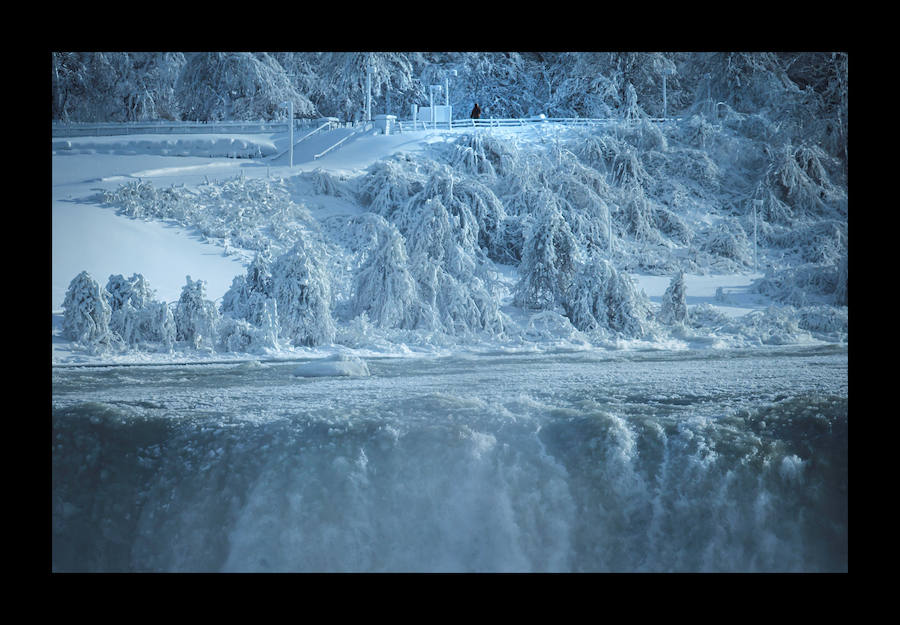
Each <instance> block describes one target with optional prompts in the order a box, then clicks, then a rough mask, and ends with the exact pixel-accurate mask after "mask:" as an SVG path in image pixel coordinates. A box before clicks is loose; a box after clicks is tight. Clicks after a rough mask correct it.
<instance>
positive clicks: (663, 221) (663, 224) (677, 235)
mask: <svg viewBox="0 0 900 625" xmlns="http://www.w3.org/2000/svg"><path fill="white" fill-rule="evenodd" d="M653 225H654V226H656V229H657V230H658V231H659V232H660V233H661V234H663V235H665V236H666V237H668V238H669V239H670V240H672V241H674V242H676V243H680V244H682V245H687V244H689V243H690V242H691V239H692V238H693V234H692V232H691V229H690V227H689V226H688V225H687V223H685V221H684V220H683V219H682V218H681V217H679V216H678V215H677V214H676V213H675V212H674V211H671V210H669V209H668V208H666V207H665V206H655V207H654V210H653Z"/></svg>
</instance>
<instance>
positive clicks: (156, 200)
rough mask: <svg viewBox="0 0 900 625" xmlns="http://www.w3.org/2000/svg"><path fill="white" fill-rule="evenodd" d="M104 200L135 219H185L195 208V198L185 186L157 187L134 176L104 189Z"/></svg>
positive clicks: (181, 220)
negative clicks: (113, 186) (107, 189)
mask: <svg viewBox="0 0 900 625" xmlns="http://www.w3.org/2000/svg"><path fill="white" fill-rule="evenodd" d="M102 199H103V201H104V202H105V203H106V204H110V205H113V206H117V207H119V213H120V214H122V215H126V216H128V217H133V218H135V219H160V220H164V219H173V220H175V221H177V222H179V223H183V224H185V223H188V222H189V220H190V215H191V213H192V212H193V210H194V198H193V196H192V195H191V193H190V192H189V191H187V190H186V189H184V188H180V187H175V186H171V187H168V188H164V189H158V188H156V187H155V186H154V185H153V183H152V182H149V181H144V180H135V181H131V182H127V183H125V184H123V185H121V186H120V187H119V188H118V189H116V190H115V191H104V192H103V194H102Z"/></svg>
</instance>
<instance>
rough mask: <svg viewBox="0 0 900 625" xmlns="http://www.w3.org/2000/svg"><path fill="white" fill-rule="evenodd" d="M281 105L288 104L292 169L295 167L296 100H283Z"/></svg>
mask: <svg viewBox="0 0 900 625" xmlns="http://www.w3.org/2000/svg"><path fill="white" fill-rule="evenodd" d="M281 106H286V107H287V109H288V144H289V145H290V148H289V152H290V155H291V156H290V159H291V160H290V163H291V164H290V166H291V169H293V167H294V101H293V100H289V101H288V102H282V103H281Z"/></svg>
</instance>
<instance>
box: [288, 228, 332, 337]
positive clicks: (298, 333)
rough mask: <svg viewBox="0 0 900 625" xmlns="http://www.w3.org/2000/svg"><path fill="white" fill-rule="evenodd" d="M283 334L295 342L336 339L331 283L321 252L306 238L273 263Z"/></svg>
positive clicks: (301, 239)
mask: <svg viewBox="0 0 900 625" xmlns="http://www.w3.org/2000/svg"><path fill="white" fill-rule="evenodd" d="M272 294H273V296H274V299H275V301H276V303H277V311H278V324H279V332H280V336H281V337H283V338H285V339H287V340H289V341H290V342H291V343H293V344H294V345H305V346H315V345H325V344H329V343H332V342H334V337H335V323H334V319H333V318H332V315H331V308H332V295H331V283H330V279H329V276H328V273H327V272H326V270H325V262H324V259H323V257H322V254H321V252H320V251H319V250H318V249H317V247H316V246H315V245H314V244H313V243H312V242H310V241H306V240H304V239H303V238H300V240H298V241H297V243H296V244H295V245H294V247H293V248H292V249H291V250H289V251H288V252H286V253H284V254H283V255H281V256H279V257H278V258H277V259H276V260H275V262H274V263H273V264H272Z"/></svg>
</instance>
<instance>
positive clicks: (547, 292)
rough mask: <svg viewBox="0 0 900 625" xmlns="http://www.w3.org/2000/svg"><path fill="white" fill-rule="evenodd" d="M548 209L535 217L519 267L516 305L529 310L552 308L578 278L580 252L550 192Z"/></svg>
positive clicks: (547, 196) (546, 201)
mask: <svg viewBox="0 0 900 625" xmlns="http://www.w3.org/2000/svg"><path fill="white" fill-rule="evenodd" d="M544 198H545V207H544V210H543V211H542V212H541V213H538V214H536V215H533V219H532V220H531V224H530V229H529V231H528V235H527V236H526V238H525V245H524V248H523V251H522V262H521V264H520V265H519V282H518V284H517V285H516V292H515V303H516V305H517V306H521V307H523V308H528V309H537V310H544V309H550V308H553V307H554V305H555V304H556V303H558V302H559V301H561V300H562V298H563V295H564V294H565V293H566V291H567V290H568V289H569V286H570V285H571V283H572V279H573V278H574V276H575V271H576V269H577V266H578V263H579V261H580V257H581V249H580V247H579V245H578V242H577V241H576V240H575V237H574V235H573V234H572V231H571V229H570V228H569V224H568V223H567V222H566V220H565V219H564V218H563V215H562V213H561V212H560V210H559V207H558V204H557V202H556V200H555V198H554V197H553V196H552V194H550V193H549V192H547V193H546V194H545V195H544Z"/></svg>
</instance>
